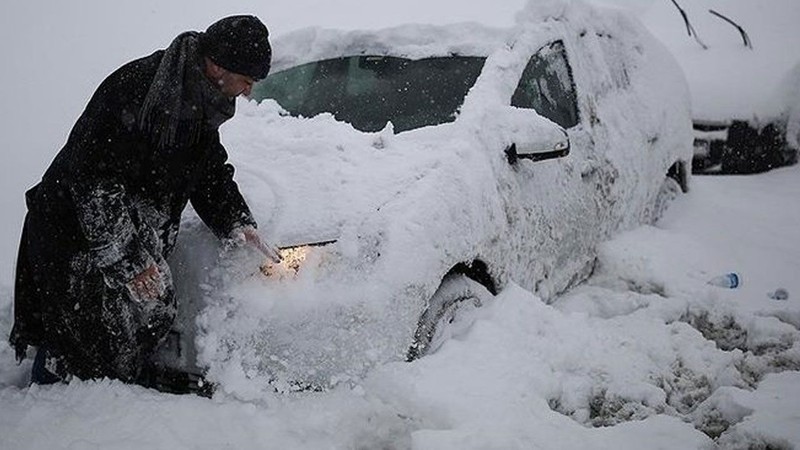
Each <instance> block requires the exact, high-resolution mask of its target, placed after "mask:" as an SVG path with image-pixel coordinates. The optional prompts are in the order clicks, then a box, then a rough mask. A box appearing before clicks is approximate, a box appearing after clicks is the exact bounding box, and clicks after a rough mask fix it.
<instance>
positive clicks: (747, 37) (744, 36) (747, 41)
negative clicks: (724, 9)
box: [708, 9, 753, 50]
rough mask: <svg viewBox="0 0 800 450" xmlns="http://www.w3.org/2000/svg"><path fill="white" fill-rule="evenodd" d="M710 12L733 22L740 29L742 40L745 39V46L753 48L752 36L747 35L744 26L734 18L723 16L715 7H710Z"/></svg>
mask: <svg viewBox="0 0 800 450" xmlns="http://www.w3.org/2000/svg"><path fill="white" fill-rule="evenodd" d="M708 12H710V13H711V14H713V15H715V16H717V17H719V18H720V19H722V20H724V21H725V22H728V23H729V24H731V25H733V26H734V27H736V29H737V30H739V34H741V35H742V40H743V41H744V46H745V47H747V48H749V49H751V50H752V49H753V43H752V42H751V41H750V36H748V35H747V32H746V31H744V28H742V27H741V26H740V25H739V24H738V23H736V22H734V21H733V20H731V19H729V18H727V17H725V16H723V15H722V14H720V13H718V12H716V11H714V10H713V9H709V10H708Z"/></svg>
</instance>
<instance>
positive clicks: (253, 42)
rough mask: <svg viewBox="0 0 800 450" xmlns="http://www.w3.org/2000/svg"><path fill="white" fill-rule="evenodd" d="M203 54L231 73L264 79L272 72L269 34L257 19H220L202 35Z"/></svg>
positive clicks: (234, 17)
mask: <svg viewBox="0 0 800 450" xmlns="http://www.w3.org/2000/svg"><path fill="white" fill-rule="evenodd" d="M200 52H201V53H202V54H203V55H204V56H207V57H209V58H210V59H211V60H212V61H214V63H215V64H217V65H218V66H221V67H223V68H225V69H227V70H229V71H231V72H234V73H238V74H240V75H247V76H249V77H252V78H254V79H256V80H261V79H263V78H265V77H266V76H267V74H268V73H269V65H270V61H271V60H272V48H271V47H270V45H269V31H267V27H266V26H265V25H264V24H263V23H261V21H260V20H258V18H257V17H255V16H230V17H226V18H224V19H220V20H218V21H216V22H214V23H213V24H211V26H210V27H208V29H207V30H206V32H205V33H201V34H200Z"/></svg>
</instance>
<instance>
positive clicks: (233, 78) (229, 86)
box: [217, 69, 255, 97]
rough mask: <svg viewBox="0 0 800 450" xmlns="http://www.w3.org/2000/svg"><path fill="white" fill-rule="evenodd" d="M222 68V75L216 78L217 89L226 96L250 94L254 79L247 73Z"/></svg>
mask: <svg viewBox="0 0 800 450" xmlns="http://www.w3.org/2000/svg"><path fill="white" fill-rule="evenodd" d="M222 70H223V72H222V75H221V76H220V77H219V79H217V86H219V90H220V91H222V93H223V94H225V95H227V96H228V97H237V96H239V95H242V94H244V95H246V96H247V95H250V91H251V90H252V89H253V83H255V80H253V79H252V78H251V77H248V76H247V75H241V74H238V73H233V72H229V71H227V70H225V69H222Z"/></svg>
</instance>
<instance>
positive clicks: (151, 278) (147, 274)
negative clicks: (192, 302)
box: [126, 263, 167, 302]
mask: <svg viewBox="0 0 800 450" xmlns="http://www.w3.org/2000/svg"><path fill="white" fill-rule="evenodd" d="M126 286H127V287H128V290H129V291H130V292H131V295H132V296H133V298H134V300H137V301H140V302H141V301H153V300H158V299H159V298H160V297H161V296H163V295H164V292H165V291H166V289H167V285H166V283H165V281H164V275H163V274H162V273H161V270H159V268H158V266H157V265H156V264H155V263H153V264H150V266H148V267H147V268H146V269H144V270H143V271H142V272H141V273H140V274H139V275H136V276H135V277H134V278H133V280H131V281H130V282H129V283H128V284H127V285H126Z"/></svg>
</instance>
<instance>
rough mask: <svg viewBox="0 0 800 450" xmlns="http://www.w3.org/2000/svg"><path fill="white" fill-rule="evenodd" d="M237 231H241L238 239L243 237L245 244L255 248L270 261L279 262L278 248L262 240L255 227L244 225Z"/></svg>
mask: <svg viewBox="0 0 800 450" xmlns="http://www.w3.org/2000/svg"><path fill="white" fill-rule="evenodd" d="M238 231H239V233H241V236H240V237H239V239H243V240H244V242H246V243H247V244H249V245H252V246H253V247H255V248H257V249H258V250H259V251H260V252H261V253H263V254H264V256H266V257H267V258H268V259H269V260H270V261H272V262H274V263H279V262H281V255H280V253H279V252H278V249H277V248H275V247H274V246H272V245H270V244H267V243H266V242H264V241H262V240H261V236H259V235H258V231H257V230H256V229H255V227H251V226H246V227H242V228H241V229H239V230H238Z"/></svg>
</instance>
